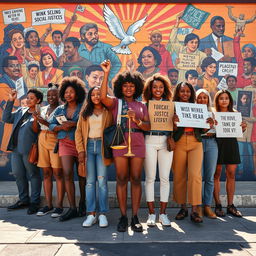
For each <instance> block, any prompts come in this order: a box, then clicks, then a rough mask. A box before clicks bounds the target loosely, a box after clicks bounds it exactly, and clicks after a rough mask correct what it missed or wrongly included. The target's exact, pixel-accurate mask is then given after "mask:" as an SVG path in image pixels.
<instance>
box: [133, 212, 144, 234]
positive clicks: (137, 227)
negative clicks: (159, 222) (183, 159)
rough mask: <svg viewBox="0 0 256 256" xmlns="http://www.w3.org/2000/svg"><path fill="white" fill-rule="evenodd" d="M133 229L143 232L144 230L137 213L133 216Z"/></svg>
mask: <svg viewBox="0 0 256 256" xmlns="http://www.w3.org/2000/svg"><path fill="white" fill-rule="evenodd" d="M131 229H132V231H134V232H142V231H143V228H142V225H141V224H140V222H139V219H138V216H137V215H134V216H133V217H132V221H131Z"/></svg>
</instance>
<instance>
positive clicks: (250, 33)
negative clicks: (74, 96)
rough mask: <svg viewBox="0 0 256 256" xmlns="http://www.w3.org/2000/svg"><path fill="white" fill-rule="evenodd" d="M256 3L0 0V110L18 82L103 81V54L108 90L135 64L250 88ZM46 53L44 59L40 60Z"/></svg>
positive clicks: (255, 166)
mask: <svg viewBox="0 0 256 256" xmlns="http://www.w3.org/2000/svg"><path fill="white" fill-rule="evenodd" d="M255 7H256V5H255V4H235V5H234V6H227V5H226V4H214V5H211V4H192V5H187V4H157V3H153V4H147V3H117V4H112V3H111V4H110V3H109V4H106V5H104V4H80V5H77V4H60V3H58V4H57V3H51V4H50V3H49V4H48V3H47V4H41V5H40V4H37V5H34V4H32V3H23V4H22V5H21V4H20V3H12V4H9V5H7V4H0V12H1V14H0V23H1V27H2V28H3V29H2V30H1V31H0V43H1V46H0V76H1V77H0V117H1V115H2V111H3V109H4V107H5V104H6V102H7V100H8V93H9V91H10V90H11V89H12V88H16V85H17V82H16V81H19V85H22V86H20V87H19V88H22V90H20V92H21V91H22V93H23V94H24V93H26V91H27V89H29V88H32V87H37V88H40V89H41V90H42V91H43V92H44V93H46V91H47V85H48V83H49V82H54V83H60V81H61V80H62V78H63V77H64V76H70V75H75V76H78V77H79V78H81V79H83V80H84V81H85V82H86V86H87V90H88V89H89V88H90V87H92V86H95V85H101V82H102V79H103V72H102V70H101V69H100V68H99V64H100V63H101V62H102V61H103V60H105V59H109V60H110V61H111V72H110V79H109V94H112V93H113V90H112V83H111V82H112V79H114V77H115V76H116V74H117V73H118V72H122V71H125V70H129V71H134V70H137V71H139V72H141V74H142V75H143V76H144V78H145V79H147V78H148V77H151V76H152V75H153V74H155V73H161V74H163V75H166V76H168V73H169V78H170V81H171V83H172V86H173V87H175V85H176V84H177V82H179V81H184V80H185V79H186V77H188V76H187V75H186V73H187V72H190V73H191V70H192V71H193V72H192V73H193V74H194V76H195V78H196V79H194V80H193V81H194V82H193V86H194V88H195V89H198V88H205V89H207V90H209V92H210V94H211V96H212V97H214V94H215V93H216V92H217V90H218V89H219V88H224V87H225V88H228V90H230V92H231V93H232V96H233V97H234V100H235V101H236V99H237V93H238V88H243V90H247V91H254V90H256V75H254V74H253V72H254V71H255V66H256V65H255V55H256V47H255V43H256V38H255V29H256V21H255V18H256V17H255ZM219 15H220V16H221V17H220V16H219ZM49 56H50V59H51V61H50V64H49V63H47V61H46V58H47V57H49ZM173 69H176V70H177V71H178V73H179V74H178V78H173V77H172V74H173V72H174V73H175V70H173ZM230 74H232V75H234V76H235V81H233V80H232V79H234V78H232V77H230V78H228V79H226V78H227V76H228V75H230ZM225 82H226V84H225ZM191 83H192V82H191ZM218 85H219V87H218ZM253 102H254V101H253ZM21 104H22V105H25V104H26V99H25V97H24V95H21V96H20V99H19V101H17V102H15V108H17V107H19V106H20V105H21ZM255 109H256V107H255ZM255 109H254V105H253V104H252V108H251V111H250V117H246V118H247V119H248V126H249V128H248V130H249V131H250V132H249V133H248V132H247V135H246V136H247V137H246V138H244V139H241V140H240V142H239V143H240V144H241V145H242V148H243V152H241V158H242V163H241V165H239V167H238V168H239V173H240V174H241V175H240V176H239V177H237V178H238V179H239V178H240V179H255V176H254V173H255V174H256V157H255V158H254V156H253V148H254V151H255V152H256V130H255V129H256V126H255V127H254V121H255V117H254V115H256V114H255V113H256V110H255ZM10 129H11V126H10V125H7V124H4V123H3V122H1V123H0V138H1V139H0V143H1V155H0V166H1V167H2V169H3V171H1V172H0V173H4V172H5V173H6V172H8V170H10V165H9V155H8V154H9V153H8V152H6V145H7V142H8V136H9V134H10ZM246 141H249V142H246ZM247 158H248V159H247ZM254 160H255V163H254V162H253V161H254ZM0 178H1V177H0Z"/></svg>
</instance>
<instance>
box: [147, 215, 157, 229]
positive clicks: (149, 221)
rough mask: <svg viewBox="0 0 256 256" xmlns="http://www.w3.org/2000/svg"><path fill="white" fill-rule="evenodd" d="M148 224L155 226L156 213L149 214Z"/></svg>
mask: <svg viewBox="0 0 256 256" xmlns="http://www.w3.org/2000/svg"><path fill="white" fill-rule="evenodd" d="M147 225H148V226H149V227H154V226H155V225H156V215H155V214H149V215H148V220H147Z"/></svg>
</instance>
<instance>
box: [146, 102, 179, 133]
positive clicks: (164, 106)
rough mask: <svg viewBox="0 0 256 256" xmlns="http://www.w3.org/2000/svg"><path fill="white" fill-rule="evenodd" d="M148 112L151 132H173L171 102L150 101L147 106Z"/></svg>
mask: <svg viewBox="0 0 256 256" xmlns="http://www.w3.org/2000/svg"><path fill="white" fill-rule="evenodd" d="M148 112H149V119H150V125H151V130H152V131H172V130H173V122H172V117H173V113H174V104H173V102H170V101H160V100H150V101H149V104H148Z"/></svg>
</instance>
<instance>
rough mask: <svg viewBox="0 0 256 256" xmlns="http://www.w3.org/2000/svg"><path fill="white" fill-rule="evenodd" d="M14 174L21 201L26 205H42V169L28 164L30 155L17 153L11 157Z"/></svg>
mask: <svg viewBox="0 0 256 256" xmlns="http://www.w3.org/2000/svg"><path fill="white" fill-rule="evenodd" d="M11 164H12V173H13V175H14V177H15V179H16V184H17V187H18V192H19V199H20V201H22V202H24V203H29V202H30V203H34V204H39V203H40V194H41V187H42V180H41V176H40V168H39V167H37V166H36V165H34V164H31V163H29V162H28V155H23V154H20V153H18V152H16V151H13V152H12V155H11ZM28 180H30V182H31V198H30V199H29V186H28Z"/></svg>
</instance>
